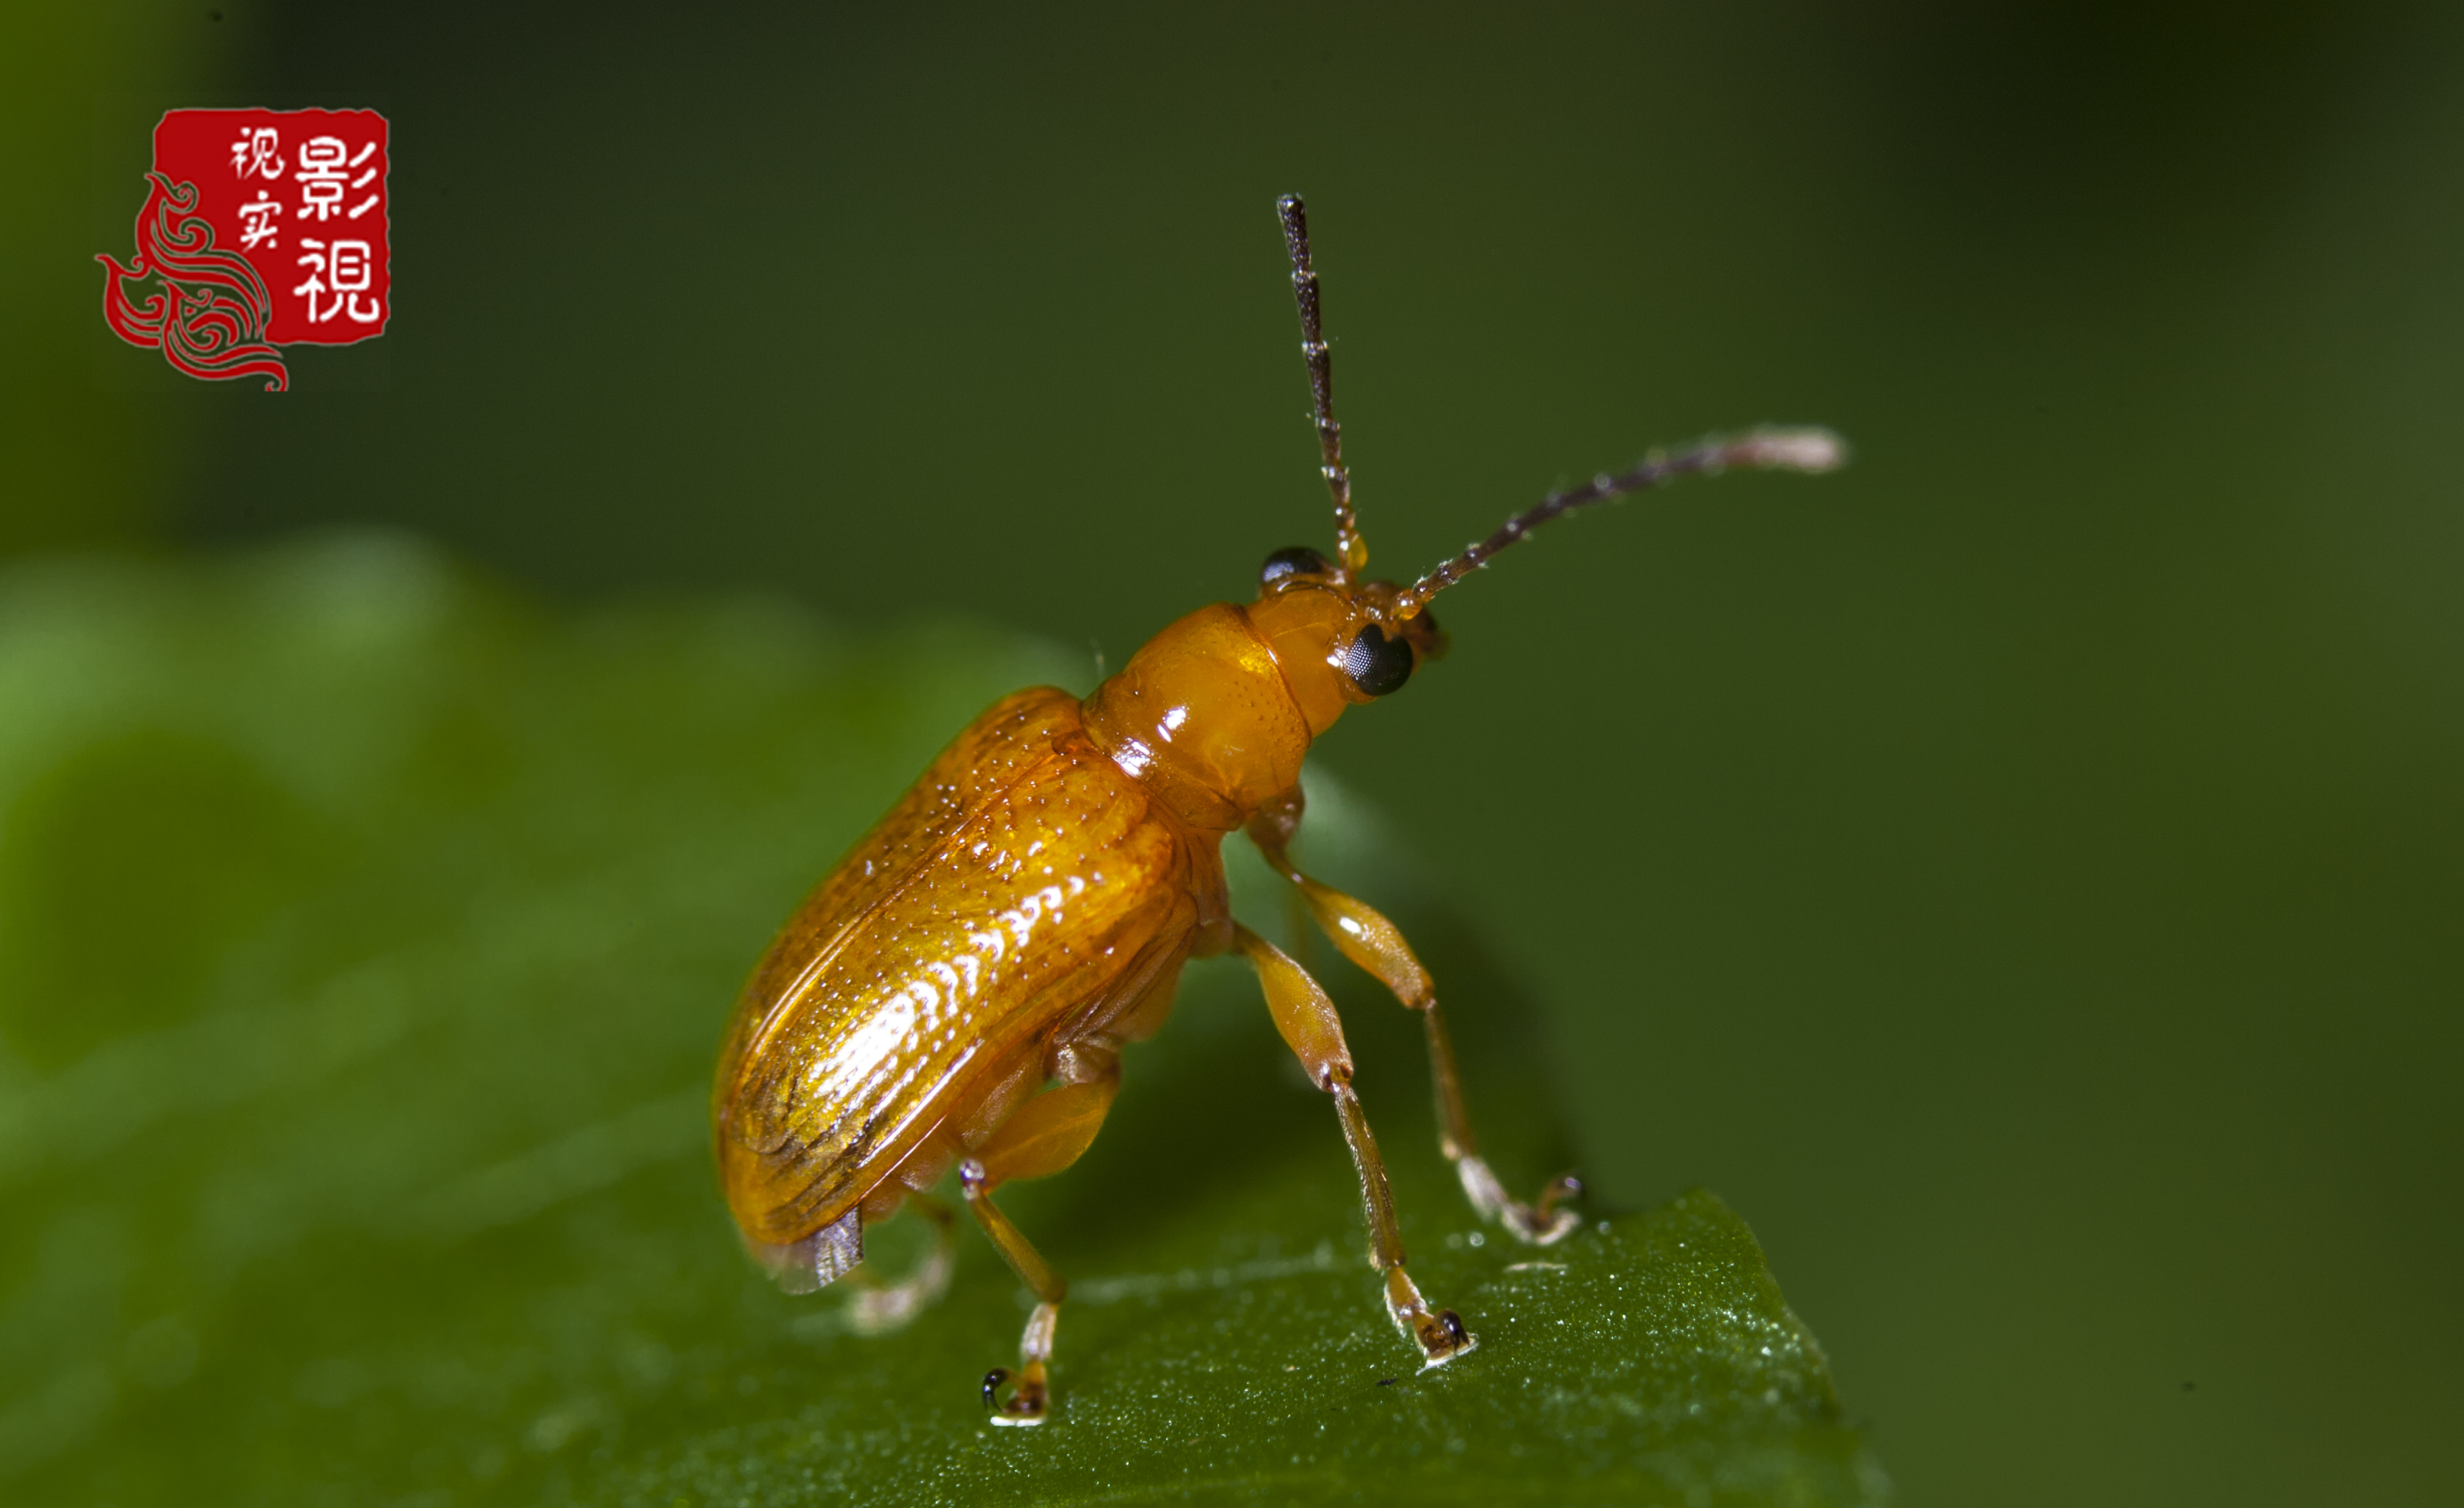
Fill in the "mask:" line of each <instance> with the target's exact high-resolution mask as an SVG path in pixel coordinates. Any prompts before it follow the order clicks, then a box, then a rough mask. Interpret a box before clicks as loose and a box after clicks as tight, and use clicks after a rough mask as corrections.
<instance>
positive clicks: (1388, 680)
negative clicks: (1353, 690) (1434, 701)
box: [1343, 623, 1412, 697]
mask: <svg viewBox="0 0 2464 1508" xmlns="http://www.w3.org/2000/svg"><path fill="white" fill-rule="evenodd" d="M1343 673H1344V674H1345V675H1347V676H1351V677H1352V683H1353V685H1355V686H1357V687H1359V688H1360V689H1361V690H1362V691H1363V692H1366V693H1367V694H1368V695H1370V696H1372V697H1387V696H1392V695H1394V694H1395V693H1396V692H1398V691H1400V690H1402V689H1403V682H1405V681H1407V680H1410V679H1411V678H1412V646H1411V643H1410V641H1409V640H1406V639H1400V638H1388V637H1387V636H1386V631H1385V630H1384V629H1381V628H1379V627H1378V626H1377V625H1376V624H1375V623H1371V624H1364V625H1363V626H1362V627H1361V630H1360V632H1358V633H1355V634H1353V636H1352V642H1351V644H1349V645H1347V646H1346V647H1345V648H1344V651H1343Z"/></svg>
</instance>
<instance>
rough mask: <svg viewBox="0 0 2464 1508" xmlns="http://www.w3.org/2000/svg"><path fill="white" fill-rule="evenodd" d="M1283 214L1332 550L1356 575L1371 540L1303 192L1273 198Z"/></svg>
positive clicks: (1365, 560)
mask: <svg viewBox="0 0 2464 1508" xmlns="http://www.w3.org/2000/svg"><path fill="white" fill-rule="evenodd" d="M1275 212H1276V213H1277V214H1279V215H1281V216H1282V217H1283V221H1284V246H1285V248H1286V249H1287V250H1288V251H1289V252H1290V253H1291V254H1292V297H1293V298H1294V299H1298V300H1299V302H1300V306H1301V354H1302V355H1303V356H1305V357H1307V358H1308V359H1309V397H1310V398H1311V400H1313V401H1314V403H1315V404H1316V407H1317V448H1318V454H1319V455H1320V456H1321V457H1322V464H1321V465H1320V467H1319V470H1321V471H1322V472H1324V473H1325V474H1326V490H1327V491H1328V492H1330V493H1332V494H1333V495H1334V545H1335V553H1336V554H1337V555H1338V556H1339V557H1341V559H1342V561H1343V568H1344V570H1345V571H1347V572H1350V573H1353V574H1357V573H1358V572H1360V571H1362V570H1365V569H1367V568H1368V565H1369V543H1368V542H1367V541H1366V540H1363V539H1362V538H1361V537H1360V521H1359V519H1358V518H1357V517H1355V516H1354V515H1353V511H1352V474H1351V473H1350V472H1348V471H1346V470H1345V469H1344V466H1343V426H1341V425H1339V424H1337V423H1335V422H1334V374H1333V371H1332V369H1331V367H1330V366H1329V365H1328V360H1327V355H1328V353H1327V348H1326V331H1325V329H1324V327H1323V326H1322V325H1321V324H1320V322H1319V319H1318V307H1317V270H1316V269H1315V268H1313V267H1311V266H1310V265H1309V208H1308V206H1306V205H1304V204H1302V203H1301V196H1300V195H1299V194H1296V193H1287V194H1286V195H1284V196H1283V197H1282V198H1280V199H1278V200H1276V201H1275Z"/></svg>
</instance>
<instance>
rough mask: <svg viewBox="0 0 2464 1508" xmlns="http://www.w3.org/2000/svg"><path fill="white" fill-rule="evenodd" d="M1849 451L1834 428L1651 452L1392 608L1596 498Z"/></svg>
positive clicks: (1558, 500) (1832, 458)
mask: <svg viewBox="0 0 2464 1508" xmlns="http://www.w3.org/2000/svg"><path fill="white" fill-rule="evenodd" d="M1847 456H1848V448H1847V447H1846V446H1845V445H1844V444H1842V443H1841V442H1840V439H1839V436H1837V435H1836V434H1834V433H1832V432H1830V431H1829V430H1820V429H1803V430H1775V429H1763V430H1755V431H1752V432H1749V433H1746V434H1741V435H1736V436H1733V437H1728V438H1723V437H1721V436H1718V435H1714V436H1712V437H1711V438H1709V439H1706V440H1704V441H1702V442H1700V443H1699V444H1696V445H1694V446H1691V447H1689V448H1688V449H1685V450H1683V451H1680V452H1678V453H1677V454H1676V455H1654V456H1651V457H1648V458H1647V459H1645V460H1644V461H1643V463H1642V464H1641V465H1639V466H1637V467H1636V468H1635V469H1634V470H1632V471H1629V472H1620V473H1618V474H1617V475H1616V476H1611V475H1609V474H1608V473H1606V472H1602V473H1601V474H1600V475H1599V476H1597V477H1593V478H1592V479H1591V480H1590V481H1589V482H1587V483H1585V484H1584V485H1582V486H1580V487H1572V488H1569V489H1567V490H1566V491H1564V492H1552V493H1551V494H1550V495H1549V496H1548V497H1546V498H1543V499H1541V500H1540V501H1539V502H1538V503H1537V504H1535V505H1533V506H1531V507H1529V508H1526V509H1524V510H1523V511H1522V512H1521V513H1518V514H1516V515H1515V516H1514V517H1512V518H1510V519H1508V520H1507V521H1505V522H1504V523H1503V524H1501V525H1499V526H1498V530H1497V532H1496V533H1494V534H1492V535H1490V536H1489V537H1488V538H1486V539H1485V540H1482V541H1481V542H1480V543H1476V544H1474V545H1472V546H1470V547H1469V548H1467V549H1465V550H1464V551H1463V553H1462V554H1461V555H1458V556H1456V557H1455V558H1454V559H1452V560H1450V561H1447V562H1446V563H1444V564H1443V565H1440V566H1438V567H1437V569H1435V570H1432V571H1431V572H1429V573H1428V574H1427V575H1425V576H1423V577H1421V578H1420V579H1419V581H1416V582H1414V583H1412V587H1411V589H1410V590H1408V591H1406V592H1404V593H1403V594H1402V595H1401V596H1398V597H1397V598H1396V599H1395V606H1394V607H1393V609H1392V610H1391V611H1392V612H1393V613H1394V615H1395V617H1396V619H1397V621H1399V620H1401V619H1404V618H1408V617H1411V616H1413V615H1414V614H1416V613H1418V612H1419V610H1421V609H1422V608H1424V607H1426V606H1428V602H1429V599H1430V598H1431V597H1434V596H1436V595H1437V594H1438V593H1440V592H1441V591H1443V590H1445V589H1446V588H1448V587H1451V586H1453V585H1454V584H1455V583H1456V582H1459V581H1461V580H1463V578H1464V577H1465V576H1468V575H1470V574H1471V573H1472V572H1473V571H1476V570H1478V569H1479V568H1480V567H1481V566H1483V565H1486V564H1487V563H1488V558H1489V557H1490V556H1492V555H1495V554H1496V553H1497V552H1498V551H1500V550H1502V549H1505V548H1506V547H1507V546H1508V545H1510V544H1515V543H1520V542H1521V541H1522V539H1523V537H1524V536H1525V535H1527V534H1529V533H1530V532H1531V531H1532V530H1533V529H1536V528H1538V527H1539V526H1540V525H1542V524H1544V523H1546V522H1548V521H1550V520H1551V519H1556V518H1562V517H1564V516H1565V515H1567V514H1569V513H1572V512H1573V511H1574V510H1575V509H1577V508H1588V507H1590V506H1591V505H1592V504H1593V503H1595V502H1606V501H1607V500H1608V499H1611V498H1616V497H1621V496H1623V495H1624V494H1626V493H1629V492H1640V491H1641V490H1642V489H1644V488H1645V487H1656V486H1658V485H1660V484H1661V482H1664V481H1671V480H1674V479H1675V478H1677V477H1687V476H1692V475H1693V474H1695V473H1697V472H1702V473H1707V474H1712V475H1716V474H1718V473H1720V472H1722V471H1725V470H1727V468H1728V467H1731V466H1750V467H1753V468H1755V469H1756V470H1759V471H1796V472H1827V471H1832V470H1835V469H1836V468H1837V467H1838V466H1839V465H1841V464H1842V463H1843V462H1844V461H1846V459H1847Z"/></svg>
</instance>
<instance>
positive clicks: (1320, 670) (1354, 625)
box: [1248, 544, 1446, 732]
mask: <svg viewBox="0 0 2464 1508" xmlns="http://www.w3.org/2000/svg"><path fill="white" fill-rule="evenodd" d="M1402 595H1403V588H1400V587H1397V585H1395V584H1394V583H1393V582H1391V581H1354V580H1352V579H1351V578H1350V576H1349V574H1348V573H1347V572H1345V571H1344V570H1343V569H1342V568H1341V567H1340V566H1338V565H1336V564H1335V563H1334V562H1332V561H1331V560H1329V559H1327V558H1326V557H1325V556H1324V555H1321V554H1319V553H1318V552H1317V551H1315V550H1313V549H1310V548H1309V546H1308V545H1306V544H1296V545H1293V546H1292V547H1291V548H1289V549H1282V550H1277V551H1275V553H1273V554H1272V555H1269V556H1267V557H1266V564H1265V565H1264V566H1262V567H1260V569H1259V572H1258V600H1257V602H1255V603H1254V604H1252V605H1251V606H1250V608H1249V609H1248V612H1249V621H1250V622H1251V623H1252V624H1254V625H1255V626H1256V627H1257V630H1258V632H1259V635H1260V636H1261V637H1263V638H1264V639H1265V641H1266V643H1267V645H1268V646H1269V647H1270V648H1271V649H1272V650H1273V652H1274V655H1275V661H1276V663H1277V664H1278V665H1280V666H1281V667H1282V669H1283V672H1284V678H1285V680H1286V681H1287V683H1289V685H1290V686H1291V688H1292V695H1293V696H1294V698H1296V699H1298V700H1299V702H1300V704H1301V709H1302V711H1303V712H1304V713H1305V714H1306V715H1307V716H1308V718H1309V724H1310V727H1311V729H1312V731H1318V732H1322V731H1324V729H1325V727H1326V725H1327V724H1329V723H1331V722H1332V721H1334V720H1335V718H1336V717H1337V716H1338V715H1339V714H1340V713H1341V712H1342V710H1343V709H1344V708H1345V707H1347V706H1350V705H1353V704H1354V703H1357V702H1363V701H1375V700H1376V699H1378V698H1380V697H1390V696H1393V695H1394V694H1395V693H1396V692H1398V691H1400V690H1402V689H1403V683H1404V682H1405V681H1408V680H1410V679H1411V678H1412V672H1413V671H1415V670H1417V669H1419V665H1420V663H1421V662H1422V661H1423V660H1433V659H1436V658H1438V657H1439V656H1440V655H1442V654H1445V652H1446V634H1445V631H1444V630H1443V629H1441V628H1439V627H1438V620H1437V616H1436V614H1434V613H1432V612H1430V611H1429V610H1428V609H1426V608H1422V609H1420V610H1419V611H1417V612H1414V613H1412V614H1410V615H1409V616H1405V615H1403V614H1401V613H1399V612H1397V610H1396V609H1397V602H1398V601H1399V600H1400V599H1401V597H1402Z"/></svg>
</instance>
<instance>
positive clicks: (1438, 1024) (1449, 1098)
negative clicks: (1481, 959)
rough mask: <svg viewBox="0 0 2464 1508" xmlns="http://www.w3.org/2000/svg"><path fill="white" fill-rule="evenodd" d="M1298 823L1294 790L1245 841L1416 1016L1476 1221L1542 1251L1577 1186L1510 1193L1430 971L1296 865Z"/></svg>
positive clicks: (1362, 908) (1444, 1137)
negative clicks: (1475, 1118)
mask: <svg viewBox="0 0 2464 1508" xmlns="http://www.w3.org/2000/svg"><path fill="white" fill-rule="evenodd" d="M1300 820H1301V793H1300V791H1299V790H1298V789H1294V790H1292V791H1291V792H1289V793H1288V794H1287V795H1285V796H1284V797H1282V798H1280V799H1279V800H1277V801H1274V802H1271V803H1269V804H1268V805H1267V806H1266V807H1265V809H1263V810H1261V811H1260V812H1259V813H1258V815H1257V816H1256V817H1254V818H1252V819H1250V822H1249V826H1248V833H1249V841H1251V842H1252V843H1255V844H1256V845H1257V846H1258V852H1259V853H1260V854H1264V855H1265V860H1266V863H1267V865H1268V866H1269V867H1271V868H1272V869H1273V870H1274V871H1275V873H1276V874H1278V875H1281V876H1284V878H1285V879H1287V880H1288V881H1290V882H1291V885H1292V888H1293V891H1294V893H1295V894H1297V895H1298V896H1299V897H1300V898H1301V900H1302V902H1303V903H1304V904H1306V905H1307V906H1308V907H1309V914H1310V915H1311V916H1312V917H1314V918H1315V919H1316V920H1317V924H1318V928H1319V930H1321V931H1323V932H1324V933H1325V934H1326V935H1327V937H1328V939H1329V940H1330V941H1331V942H1333V943H1334V945H1335V947H1336V948H1337V949H1338V950H1339V951H1340V952H1341V953H1342V954H1343V956H1344V957H1346V958H1348V959H1350V960H1352V962H1353V963H1354V964H1357V965H1360V967H1361V968H1363V969H1365V970H1367V971H1368V972H1369V973H1371V974H1374V975H1375V976H1376V977H1377V980H1378V982H1379V983H1381V984H1383V985H1384V986H1385V987H1387V988H1388V989H1389V990H1392V991H1393V992H1394V995H1395V998H1396V999H1397V1000H1399V1001H1401V1002H1402V1003H1403V1004H1404V1006H1405V1007H1406V1008H1408V1009H1412V1010H1416V1011H1418V1012H1419V1015H1420V1022H1421V1025H1422V1026H1423V1027H1425V1028H1426V1029H1427V1032H1428V1038H1429V1075H1430V1077H1431V1078H1433V1079H1434V1080H1435V1081H1436V1085H1437V1094H1438V1146H1439V1149H1440V1150H1441V1151H1443V1152H1444V1153H1445V1154H1446V1158H1447V1160H1448V1161H1449V1162H1451V1163H1453V1164H1455V1173H1456V1176H1458V1177H1459V1178H1461V1179H1462V1181H1463V1194H1464V1196H1465V1197H1467V1198H1468V1199H1470V1200H1471V1206H1472V1209H1475V1210H1478V1211H1479V1213H1480V1215H1481V1218H1483V1219H1485V1220H1494V1221H1496V1222H1497V1223H1498V1224H1500V1225H1502V1226H1504V1227H1506V1229H1507V1230H1508V1231H1512V1232H1514V1234H1516V1235H1517V1236H1520V1237H1522V1238H1523V1239H1524V1240H1526V1241H1529V1242H1530V1243H1532V1244H1533V1245H1535V1246H1547V1245H1548V1244H1550V1243H1551V1242H1552V1241H1555V1240H1557V1239H1559V1238H1560V1237H1562V1236H1564V1235H1565V1234H1566V1233H1567V1232H1568V1231H1573V1229H1574V1227H1575V1226H1576V1225H1578V1224H1580V1223H1581V1217H1580V1216H1579V1215H1577V1214H1575V1213H1574V1211H1573V1210H1572V1209H1560V1208H1558V1204H1559V1201H1561V1200H1563V1199H1565V1198H1566V1197H1567V1196H1568V1195H1571V1194H1575V1193H1579V1192H1581V1190H1582V1186H1581V1185H1580V1184H1578V1183H1576V1182H1575V1181H1574V1180H1573V1177H1572V1176H1571V1175H1569V1176H1566V1177H1562V1178H1558V1179H1555V1180H1553V1181H1552V1182H1551V1184H1550V1185H1549V1186H1548V1187H1547V1188H1544V1189H1542V1190H1541V1191H1540V1197H1539V1198H1538V1199H1537V1200H1535V1201H1534V1202H1532V1203H1531V1204H1528V1205H1527V1204H1524V1203H1523V1202H1522V1201H1520V1200H1518V1199H1515V1198H1513V1197H1512V1196H1511V1195H1509V1194H1507V1191H1506V1186H1505V1185H1504V1184H1502V1183H1500V1182H1499V1181H1498V1177H1497V1174H1495V1173H1494V1172H1492V1171H1490V1170H1489V1165H1488V1163H1487V1161H1486V1160H1485V1159H1484V1158H1483V1157H1482V1156H1481V1155H1480V1143H1479V1142H1478V1141H1477V1140H1475V1139H1474V1137H1473V1136H1472V1129H1471V1112H1470V1110H1469V1109H1467V1108H1466V1107H1465V1106H1464V1104H1463V1078H1462V1076H1461V1075H1460V1074H1458V1073H1457V1072H1456V1069H1455V1046H1454V1039H1453V1038H1452V1037H1451V1036H1450V1035H1449V1034H1448V1033H1447V1031H1446V1018H1445V1012H1444V1011H1443V1010H1441V1009H1439V1006H1438V990H1437V986H1436V985H1435V984H1433V983H1432V982H1431V981H1430V979H1429V971H1428V970H1427V969H1425V968H1422V967H1421V966H1420V961H1419V958H1417V957H1415V956H1414V955H1413V952H1412V945H1411V944H1410V943H1409V942H1404V941H1403V934H1402V932H1401V930H1400V929H1398V928H1397V926H1396V925H1395V923H1394V922H1392V921H1389V920H1386V918H1385V916H1384V915H1383V914H1382V913H1380V912H1379V911H1377V909H1376V908H1375V907H1373V906H1371V905H1370V904H1369V903H1368V902H1366V901H1363V900H1359V899H1356V898H1353V897H1351V896H1347V895H1345V894H1344V893H1343V892H1342V891H1339V890H1336V889H1334V888H1333V887H1332V886H1331V885H1322V884H1320V883H1318V882H1317V881H1316V880H1314V879H1311V878H1309V876H1307V875H1304V874H1302V873H1301V872H1300V870H1299V869H1298V868H1296V867H1295V866H1294V865H1293V863H1292V861H1291V857H1290V855H1289V854H1287V852H1286V849H1287V845H1288V844H1289V843H1290V842H1291V839H1292V833H1293V832H1294V831H1295V830H1296V829H1298V828H1299V826H1300Z"/></svg>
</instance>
